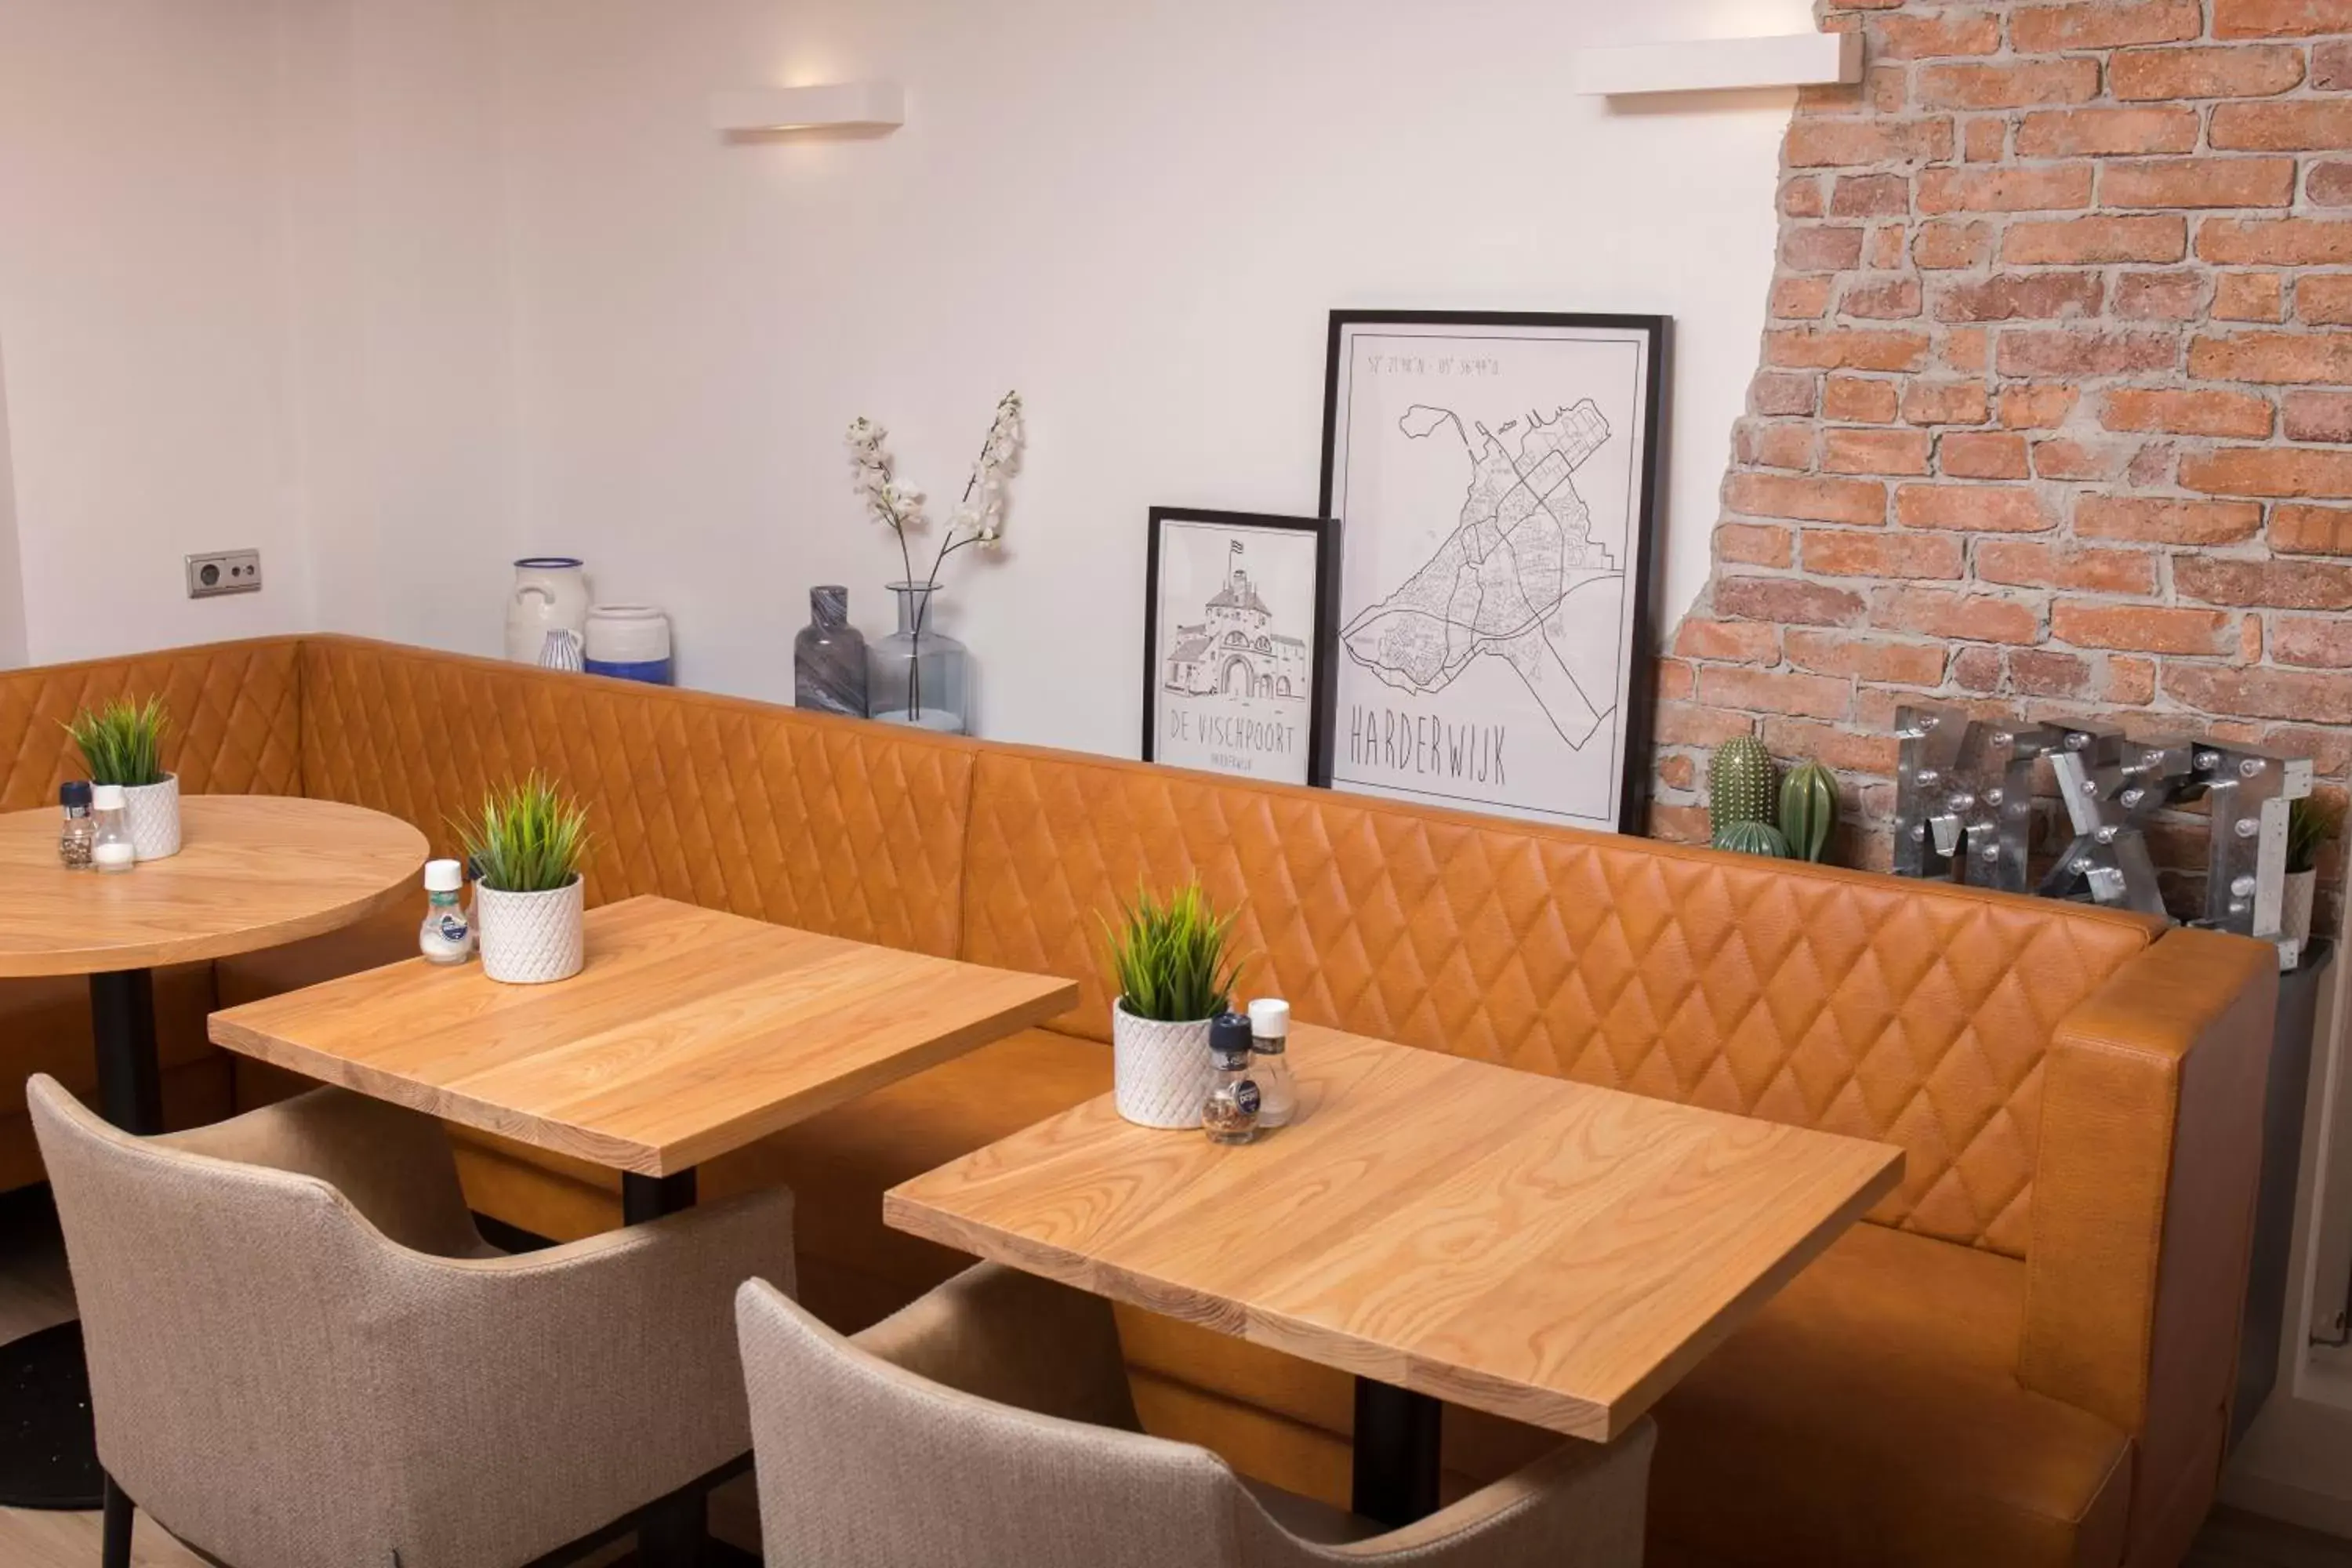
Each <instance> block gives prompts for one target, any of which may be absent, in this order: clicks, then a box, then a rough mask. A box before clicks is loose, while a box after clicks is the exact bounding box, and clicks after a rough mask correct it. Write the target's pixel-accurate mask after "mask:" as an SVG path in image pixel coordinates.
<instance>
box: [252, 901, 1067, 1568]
mask: <svg viewBox="0 0 2352 1568" xmlns="http://www.w3.org/2000/svg"><path fill="white" fill-rule="evenodd" d="M587 960H588V962H587V967H586V968H584V969H583V970H582V971H581V972H580V973H578V974H576V975H573V976H572V978H571V979H569V980H559V981H556V982H553V983H552V984H545V985H503V984H499V983H498V982H497V981H494V980H492V979H490V978H489V977H488V975H486V974H484V973H482V966H481V965H480V964H478V963H458V964H436V963H426V962H425V960H424V959H422V958H412V959H410V960H408V961H407V962H406V963H394V964H389V965H387V966H385V967H384V968H382V969H371V970H367V971H365V972H363V973H358V974H349V975H345V976H343V977H342V978H341V979H340V980H330V981H328V982H327V983H326V984H322V985H313V986H310V987H309V988H307V989H305V990H301V991H292V992H289V993H287V994H284V995H282V996H272V997H270V998H268V1000H266V1001H261V1002H253V1003H248V1004H247V1005H244V1006H242V1007H231V1008H229V1009H227V1010H226V1011H225V1012H220V1013H215V1014H214V1015H213V1016H212V1021H211V1034H212V1038H213V1043H214V1044H215V1045H218V1046H223V1047H226V1048H228V1049H230V1050H233V1051H236V1052H240V1053H242V1054H243V1055H246V1056H249V1057H256V1058H260V1059H261V1060H263V1061H266V1062H273V1063H275V1064H276V1065H278V1066H279V1067H282V1068H292V1069H293V1070H294V1071H296V1072H299V1073H303V1074H306V1075H307V1076H309V1077H310V1078H314V1079H322V1080H324V1081H325V1082H328V1083H333V1084H340V1085H341V1086H342V1087H343V1088H345V1089H355V1090H357V1091H358V1092H360V1093H362V1094H366V1095H373V1096H374V1097H375V1098H376V1099H378V1100H390V1101H392V1102H393V1103H394V1104H396V1105H405V1106H407V1107H409V1108H410V1109H412V1110H422V1111H425V1112H427V1113H429V1114H431V1115H434V1116H439V1117H444V1118H446V1119H447V1120H448V1121H457V1122H461V1123H463V1124H464V1125H466V1126H467V1127H476V1128H479V1129H481V1130H482V1131H485V1132H496V1133H498V1134H499V1135H500V1136H502V1137H507V1138H512V1139H515V1140H517V1141H518V1142H523V1143H529V1144H532V1145H534V1146H536V1147H538V1148H541V1149H550V1150H553V1151H555V1152H558V1153H563V1154H572V1155H577V1156H578V1157H580V1158H582V1159H584V1160H589V1161H592V1162H593V1163H596V1164H600V1165H605V1166H610V1167H612V1168H614V1169H616V1170H618V1171H619V1172H620V1173H621V1215H622V1218H623V1219H624V1220H625V1221H626V1222H627V1223H628V1224H631V1225H636V1224H640V1223H642V1222H644V1221H646V1220H651V1219H657V1218H659V1217H660V1216H661V1215H665V1214H670V1213H673V1212H675V1211H677V1210H678V1209H681V1208H685V1207H687V1206H688V1205H691V1204H692V1203H693V1202H694V1199H695V1179H694V1168H695V1166H696V1165H698V1164H699V1163H701V1162H703V1161H705V1160H708V1159H710V1158H711V1157H713V1156H714V1155H719V1154H724V1153H727V1152H729V1151H730V1150H734V1149H740V1148H741V1147H742V1146H743V1145H744V1144H746V1143H750V1142H755V1141H757V1140H758V1139H761V1138H764V1137H766V1136H767V1135H768V1134H769V1133H771V1132H773V1131H778V1130H779V1129H781V1128H784V1127H788V1126H790V1125H792V1124H793V1122H795V1121H803V1120H805V1119H806V1118H808V1117H811V1116H814V1115H815V1114H817V1113H818V1112H819V1111H821V1110H830V1109H831V1108H832V1107H834V1106H836V1105H839V1104H841V1103H842V1102H843V1101H845V1100H853V1099H855V1098H856V1097H857V1096H858V1095H861V1094H864V1093H866V1091H867V1090H868V1089H878V1088H880V1087H881V1086H882V1085H884V1084H887V1083H892V1082H895V1081H897V1080H898V1079H902V1078H907V1077H909V1076H911V1075H912V1074H915V1073H919V1072H920V1071H922V1070H923V1069H924V1068H930V1067H936V1066H938V1065H939V1064H940V1063H941V1062H944V1061H948V1060H950V1059H952V1058H956V1057H960V1056H961V1055H963V1054H964V1053H965V1052H967V1051H970V1050H972V1049H975V1048H977V1047H981V1046H984V1045H986V1044H988V1043H989V1042H990V1041H991V1040H995V1039H1000V1038H1002V1037H1004V1036H1006V1035H1010V1034H1013V1033H1014V1032H1015V1031H1016V1030H1020V1029H1024V1028H1026V1027H1028V1026H1030V1025H1032V1024H1038V1023H1043V1022H1044V1021H1045V1019H1047V1018H1050V1017H1052V1016H1055V1014H1057V1013H1061V1012H1065V1011H1066V1010H1068V1008H1069V1007H1070V1006H1071V1005H1073V1004H1074V1003H1076V1001H1077V998H1078V988H1077V987H1076V985H1074V984H1071V983H1070V982H1069V981H1066V980H1055V979H1051V978H1047V977H1045V976H1040V975H1035V974H1016V973H1013V972H1011V971H1009V970H1003V969H985V968H982V967H981V966H980V965H979V964H975V963H957V962H956V961H955V960H953V959H947V958H931V957H928V956H926V955H924V954H922V953H917V952H898V951H897V950H896V949H893V948H887V947H873V946H869V945H868V944H866V943H865V942H845V941H843V940H842V939H840V938H838V937H830V936H819V935H817V934H816V933H814V932H813V931H795V930H793V929H792V928H791V927H789V926H778V925H769V924H767V923H765V922H764V921H753V920H745V919H744V918H742V917H741V916H740V915H730V914H725V913H722V912H720V911H719V910H706V909H699V908H697V907H696V906H694V905H692V904H681V903H675V902H673V901H671V900H667V899H656V898H639V899H626V900H622V901H621V902H619V903H616V904H606V905H604V907H602V908H601V909H594V910H589V911H588V922H587ZM654 1514H655V1516H654V1517H652V1518H649V1519H648V1520H646V1521H644V1522H643V1523H641V1525H640V1528H639V1531H638V1553H639V1554H638V1560H639V1561H641V1562H645V1563H651V1564H658V1565H660V1568H671V1565H683V1564H687V1563H704V1564H707V1563H710V1562H712V1561H714V1560H730V1561H741V1560H742V1559H740V1558H730V1557H729V1556H728V1555H727V1554H725V1553H722V1552H719V1551H718V1550H716V1549H715V1548H714V1547H713V1545H712V1543H710V1542H709V1541H708V1540H707V1539H706V1531H705V1520H704V1516H703V1505H702V1500H701V1499H700V1498H699V1497H698V1496H678V1497H674V1498H673V1499H671V1500H668V1501H667V1502H665V1503H662V1504H659V1505H656V1510H654Z"/></svg>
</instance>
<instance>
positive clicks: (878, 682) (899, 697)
mask: <svg viewBox="0 0 2352 1568" xmlns="http://www.w3.org/2000/svg"><path fill="white" fill-rule="evenodd" d="M888 586H889V589H890V592H892V593H893V594H896V595H898V630H897V631H895V632H892V633H891V634H890V635H889V636H888V637H884V638H883V639H882V640H881V641H879V642H877V643H876V644H874V645H873V647H874V652H873V657H872V658H870V659H869V660H868V661H867V668H868V670H869V671H870V673H869V674H868V675H867V677H866V702H867V705H868V711H869V712H870V713H871V714H872V715H873V717H875V718H877V719H879V720H881V721H884V722H885V723H889V724H910V725H913V726H914V727H915V728H917V729H919V730H936V731H939V732H940V733H941V734H943V735H961V734H963V733H965V732H966V730H965V718H966V710H965V707H964V701H965V694H966V687H965V680H966V679H967V677H968V676H969V674H970V665H971V650H970V649H968V648H966V647H964V646H963V644H961V643H960V642H958V641H956V640H955V638H953V637H949V636H947V635H946V634H945V633H943V632H939V631H934V630H933V629H932V627H931V618H932V616H936V615H937V614H938V613H939V605H938V604H937V602H936V601H937V599H938V596H939V589H938V588H937V587H936V586H934V585H933V584H929V583H892V584H889V585H888Z"/></svg>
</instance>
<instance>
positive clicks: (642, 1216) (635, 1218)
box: [621, 1171, 694, 1225]
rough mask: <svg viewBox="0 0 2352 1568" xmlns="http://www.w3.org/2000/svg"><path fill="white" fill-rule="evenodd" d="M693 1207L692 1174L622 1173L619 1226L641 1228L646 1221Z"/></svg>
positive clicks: (690, 1172)
mask: <svg viewBox="0 0 2352 1568" xmlns="http://www.w3.org/2000/svg"><path fill="white" fill-rule="evenodd" d="M693 1206H694V1173H693V1172H692V1171H679V1172H677V1173H673V1174H671V1175H667V1176H640V1175H638V1174H637V1173H635V1171H624V1172H622V1173H621V1223H622V1224H623V1225H643V1224H645V1223H646V1221H647V1220H649V1219H659V1218H661V1216H662V1215H666V1214H676V1213H677V1212H678V1211H679V1210H680V1209H690V1208H692V1207H693Z"/></svg>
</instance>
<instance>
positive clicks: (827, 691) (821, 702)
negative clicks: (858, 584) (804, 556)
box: [793, 584, 866, 719]
mask: <svg viewBox="0 0 2352 1568" xmlns="http://www.w3.org/2000/svg"><path fill="white" fill-rule="evenodd" d="M793 707H795V708H814V709H815V710H817V711H819V712H821V713H846V714H848V715H849V716H850V717H851V718H853V719H863V718H865V717H866V637H865V634H864V633H862V632H860V631H859V630H858V629H857V628H856V626H851V625H850V624H849V590H848V589H846V588H844V587H841V586H839V585H837V584H827V585H826V586H824V587H822V588H811V589H810V590H809V624H808V625H806V626H803V627H802V628H801V630H800V635H799V636H798V637H794V638H793Z"/></svg>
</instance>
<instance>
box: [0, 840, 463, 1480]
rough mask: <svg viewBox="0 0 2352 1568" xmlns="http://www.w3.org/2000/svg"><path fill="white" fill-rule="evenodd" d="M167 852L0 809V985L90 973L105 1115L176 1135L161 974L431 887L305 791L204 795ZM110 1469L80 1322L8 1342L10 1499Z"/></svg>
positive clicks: (3, 1474) (2, 1362) (405, 844)
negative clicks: (132, 849)
mask: <svg viewBox="0 0 2352 1568" xmlns="http://www.w3.org/2000/svg"><path fill="white" fill-rule="evenodd" d="M180 812H181V823H182V837H183V840H184V842H183V845H182V847H181V850H180V852H179V853H178V854H177V855H174V856H173V857H172V858H169V859H167V860H148V861H142V863H141V864H140V865H139V867H138V868H136V869H135V870H131V871H129V872H124V873H121V874H109V873H106V872H101V871H96V870H80V871H68V870H67V869H66V868H65V867H64V866H63V865H62V864H61V863H60V862H59V861H58V812H57V810H56V809H55V808H54V807H52V808H48V809H43V810H35V811H20V812H12V813H9V814H7V815H5V816H0V980H5V979H18V978H24V977H28V976H37V975H58V974H86V975H88V976H89V1008H90V1024H91V1033H92V1035H93V1036H94V1037H95V1039H96V1043H97V1047H98V1096H99V1110H100V1113H101V1114H103V1115H104V1116H105V1117H106V1119H107V1120H108V1121H111V1122H112V1123H114V1125H116V1126H117V1127H120V1128H121V1129H123V1130H124V1131H127V1132H135V1133H139V1134H142V1135H145V1134H150V1133H155V1132H161V1131H163V1068H162V1067H161V1065H160V1064H159V1063H158V1062H157V1060H156V1057H155V999H154V982H153V976H152V971H153V970H154V969H155V968H157V967H158V966H160V965H163V964H169V963H199V962H202V961H204V960H205V959H214V958H226V957H228V956H230V955H232V954H235V953H240V952H253V951H255V950H256V949H258V948H265V947H276V946H278V944H280V943H282V942H295V941H298V940H299V939H301V938H303V937H307V936H318V935H320V934H322V933H323V932H326V931H336V930H339V929H341V927H343V926H347V925H350V924H352V923H353V922H354V921H360V920H363V919H365V918H366V917H367V916H369V915H371V914H373V913H374V912H376V911H377V910H382V909H384V908H386V907H387V906H389V905H391V904H393V903H394V902H395V901H397V900H400V899H402V898H404V897H405V896H407V895H408V893H409V892H410V891H411V889H415V887H416V886H417V872H418V870H419V868H422V866H423V865H424V863H425V836H424V835H423V834H422V833H419V832H418V831H417V830H416V829H415V828H414V827H412V826H409V825H408V824H407V823H405V822H403V821H401V820H400V819H399V818H397V817H394V816H385V815H383V813H382V812H377V811H369V810H366V809H365V808H363V807H361V806H356V805H343V804H341V802H338V801H328V800H307V799H304V798H302V797H301V796H299V795H190V796H188V797H187V798H186V799H184V801H182V802H181V806H180ZM102 1484H103V1478H102V1476H101V1475H100V1470H99V1466H98V1448H97V1443H96V1440H95V1438H94V1436H93V1434H92V1431H91V1426H90V1414H89V1372H88V1369H87V1367H86V1366H85V1365H84V1363H83V1360H82V1349H81V1326H80V1325H79V1323H70V1322H68V1323H60V1324H58V1326H57V1327H55V1328H51V1329H45V1330H43V1331H40V1332H39V1333H36V1334H27V1335H26V1337H24V1338H23V1339H20V1340H17V1341H16V1342H13V1343H10V1344H6V1345H0V1507H7V1508H47V1509H93V1508H96V1507H98V1506H99V1499H100V1489H101V1486H102Z"/></svg>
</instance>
